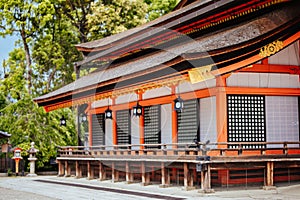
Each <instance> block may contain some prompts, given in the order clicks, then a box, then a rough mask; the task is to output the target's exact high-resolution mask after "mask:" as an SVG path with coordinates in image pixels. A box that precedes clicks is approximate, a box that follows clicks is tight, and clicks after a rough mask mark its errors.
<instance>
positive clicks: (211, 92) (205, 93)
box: [88, 88, 217, 114]
mask: <svg viewBox="0 0 300 200" xmlns="http://www.w3.org/2000/svg"><path fill="white" fill-rule="evenodd" d="M216 92H217V89H216V88H206V89H201V90H197V91H192V92H186V93H181V94H180V97H181V98H182V99H184V100H190V99H195V98H198V99H200V98H205V97H210V96H215V95H216ZM175 98H176V97H175V92H174V94H171V95H166V96H162V97H155V98H150V99H143V100H139V104H140V105H141V106H152V105H161V104H169V103H172V102H173V100H174V99H175ZM135 105H136V102H135V101H134V102H128V103H123V104H118V105H113V106H110V108H111V109H112V110H113V111H117V110H125V109H130V108H132V107H133V106H135ZM106 109H107V107H106V106H103V107H99V108H93V109H91V110H89V112H88V113H90V114H96V113H104V112H105V110H106Z"/></svg>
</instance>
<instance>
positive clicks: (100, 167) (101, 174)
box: [99, 162, 106, 181]
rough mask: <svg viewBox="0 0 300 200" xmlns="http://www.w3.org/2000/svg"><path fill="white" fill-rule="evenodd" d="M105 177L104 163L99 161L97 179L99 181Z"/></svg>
mask: <svg viewBox="0 0 300 200" xmlns="http://www.w3.org/2000/svg"><path fill="white" fill-rule="evenodd" d="M105 179H106V172H105V169H104V165H103V163H101V162H100V163H99V180H100V181H103V180H105Z"/></svg>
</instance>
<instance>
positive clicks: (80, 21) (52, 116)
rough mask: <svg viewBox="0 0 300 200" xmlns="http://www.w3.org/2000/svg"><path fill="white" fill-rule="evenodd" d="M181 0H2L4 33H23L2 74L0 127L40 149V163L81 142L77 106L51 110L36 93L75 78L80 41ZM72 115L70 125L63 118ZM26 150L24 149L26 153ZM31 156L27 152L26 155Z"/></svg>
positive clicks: (114, 30)
mask: <svg viewBox="0 0 300 200" xmlns="http://www.w3.org/2000/svg"><path fill="white" fill-rule="evenodd" d="M176 3H177V1H176V0H0V21H1V24H0V36H2V37H5V36H7V35H16V36H18V37H19V40H18V41H17V43H16V44H17V45H16V48H15V49H14V50H13V51H12V52H11V53H10V54H9V58H8V60H6V61H5V62H3V66H2V67H3V68H4V69H5V70H4V74H2V75H0V130H3V131H7V132H8V133H10V134H12V136H11V138H10V141H11V143H12V145H13V146H19V147H21V148H23V149H25V150H27V149H29V147H30V142H32V141H33V142H35V144H36V148H37V149H39V150H40V151H39V154H38V166H43V165H44V164H45V163H47V162H48V161H49V159H50V158H51V157H54V156H55V152H56V151H55V148H56V146H63V145H76V144H77V134H76V128H75V121H76V120H75V118H74V111H73V110H72V109H69V108H66V109H60V110H56V111H52V112H50V113H46V112H45V111H44V109H43V108H40V107H38V106H37V105H36V104H35V103H34V102H33V98H34V97H36V96H40V95H42V94H45V93H48V92H50V91H53V90H55V89H57V88H59V87H61V86H63V85H65V84H67V83H70V82H72V81H74V77H75V76H74V62H76V61H79V60H82V56H81V54H80V53H79V52H78V51H77V50H76V48H75V47H74V45H75V44H78V43H83V42H87V41H90V40H95V39H99V38H103V37H106V36H109V35H112V34H116V33H119V32H122V31H125V30H128V29H131V28H133V27H136V26H138V25H141V24H143V23H145V22H147V21H150V20H153V19H155V18H157V17H159V16H161V15H163V14H165V13H167V12H169V11H170V10H172V9H173V7H174V6H175V5H176ZM62 116H64V117H66V118H67V120H68V123H67V126H66V127H64V126H62V127H61V126H60V123H59V119H60V118H61V117H62ZM25 154H26V153H24V155H25ZM25 156H26V155H25Z"/></svg>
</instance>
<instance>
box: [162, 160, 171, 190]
mask: <svg viewBox="0 0 300 200" xmlns="http://www.w3.org/2000/svg"><path fill="white" fill-rule="evenodd" d="M169 185H170V172H169V169H167V168H166V166H165V163H161V185H160V187H168V186H169Z"/></svg>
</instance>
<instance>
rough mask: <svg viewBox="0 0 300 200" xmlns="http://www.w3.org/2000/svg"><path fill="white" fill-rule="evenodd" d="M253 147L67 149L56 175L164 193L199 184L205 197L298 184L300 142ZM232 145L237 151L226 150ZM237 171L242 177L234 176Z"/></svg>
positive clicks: (60, 151) (59, 159)
mask: <svg viewBox="0 0 300 200" xmlns="http://www.w3.org/2000/svg"><path fill="white" fill-rule="evenodd" d="M249 144H250V143H208V144H207V143H198V144H155V145H151V144H143V145H113V146H90V147H81V146H77V147H74V146H65V147H59V148H58V155H57V162H58V165H59V172H58V175H59V176H71V175H74V176H75V177H77V178H80V177H87V178H88V179H94V178H98V179H99V180H105V179H106V178H108V179H111V180H112V181H121V180H122V181H126V182H133V181H134V182H141V183H142V185H148V184H150V182H155V183H160V186H161V187H167V186H169V185H171V184H172V181H173V182H180V181H181V182H182V183H183V185H184V188H185V189H187V190H189V189H193V188H195V187H194V186H195V184H197V183H198V185H199V186H200V187H201V190H202V191H204V192H211V191H213V190H212V183H217V184H221V185H227V186H228V184H239V183H240V184H241V183H243V182H244V183H245V184H248V183H252V182H260V183H261V184H262V185H263V186H264V188H266V189H269V188H273V187H274V183H275V182H277V181H278V182H281V181H297V180H300V168H299V167H300V148H299V147H300V142H261V143H260V144H257V145H262V146H264V148H260V149H257V148H256V149H251V148H249V147H247V145H249ZM232 145H238V148H228V147H230V146H232ZM282 168H284V169H287V170H289V171H288V173H289V174H284V175H282V174H280V173H281V172H280V170H277V169H282ZM235 170H237V171H238V173H236V174H234V173H230V171H235ZM277 171H278V172H277ZM212 172H213V173H212ZM241 172H244V174H243V175H241ZM229 173H230V176H229ZM247 173H248V174H247ZM261 173H263V174H261ZM157 174H159V176H156V175H157ZM215 176H217V177H215Z"/></svg>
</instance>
